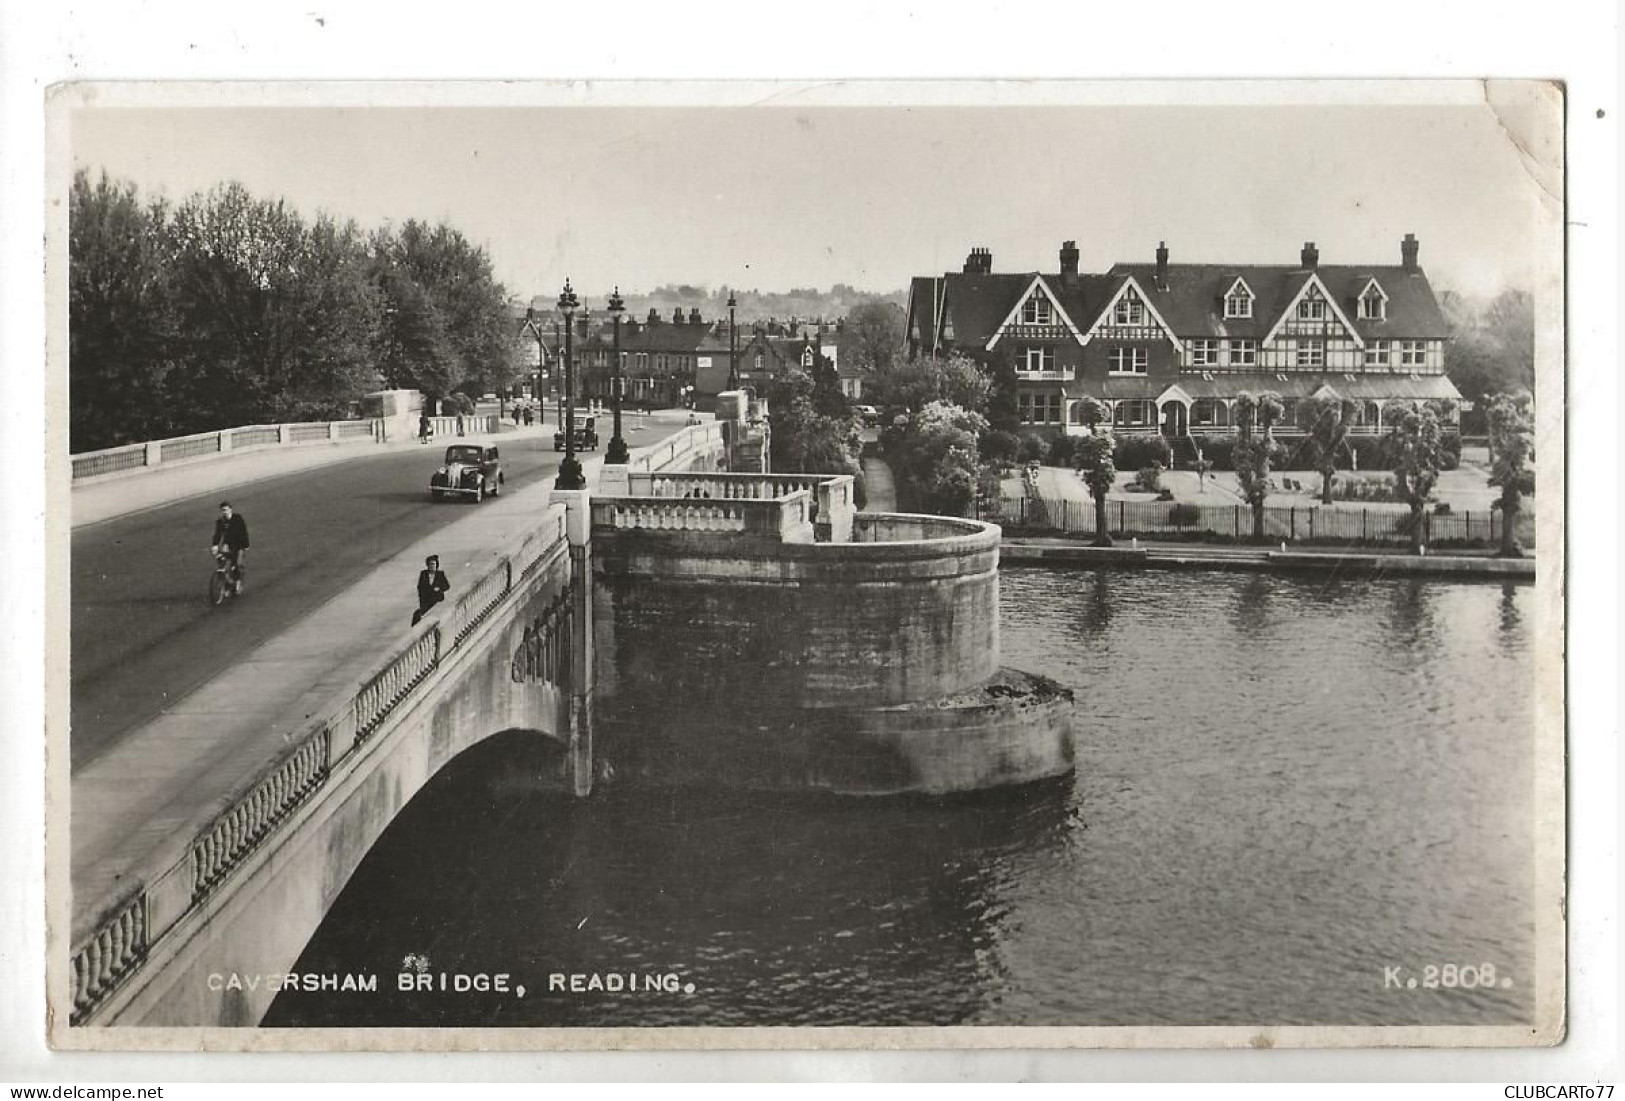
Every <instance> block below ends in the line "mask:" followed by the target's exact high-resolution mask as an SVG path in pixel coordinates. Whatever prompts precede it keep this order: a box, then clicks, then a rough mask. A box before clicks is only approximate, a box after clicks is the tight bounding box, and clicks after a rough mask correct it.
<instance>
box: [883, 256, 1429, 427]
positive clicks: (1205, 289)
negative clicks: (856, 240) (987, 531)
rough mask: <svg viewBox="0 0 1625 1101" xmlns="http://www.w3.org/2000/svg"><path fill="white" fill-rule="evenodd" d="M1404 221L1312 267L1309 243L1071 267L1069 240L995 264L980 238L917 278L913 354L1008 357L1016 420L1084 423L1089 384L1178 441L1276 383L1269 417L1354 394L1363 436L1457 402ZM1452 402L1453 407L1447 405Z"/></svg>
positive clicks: (1224, 421) (1117, 423) (1118, 423)
mask: <svg viewBox="0 0 1625 1101" xmlns="http://www.w3.org/2000/svg"><path fill="white" fill-rule="evenodd" d="M1418 250H1419V244H1418V242H1417V240H1416V238H1415V237H1414V236H1412V235H1410V234H1407V235H1406V236H1405V239H1404V241H1402V242H1401V244H1400V263H1398V264H1393V265H1322V264H1321V263H1320V256H1319V250H1317V249H1316V248H1315V246H1314V244H1313V243H1310V244H1306V245H1305V246H1304V247H1303V251H1302V253H1301V254H1300V256H1299V263H1298V264H1297V265H1296V266H1292V265H1257V264H1253V265H1236V264H1172V263H1169V259H1168V249H1167V247H1166V245H1159V246H1158V248H1157V250H1156V254H1155V255H1156V259H1155V262H1154V263H1150V264H1133V263H1119V264H1115V265H1113V266H1112V268H1111V269H1110V270H1109V271H1107V272H1106V273H1104V274H1085V273H1080V272H1079V271H1078V249H1077V246H1076V244H1075V243H1074V242H1072V241H1067V242H1065V243H1064V244H1063V245H1062V246H1061V251H1060V271H1058V272H1056V273H1053V274H1051V273H1046V272H1027V273H1019V274H1014V273H1011V274H1006V273H995V272H994V271H993V257H992V254H991V253H990V252H989V251H988V250H986V249H980V248H978V249H972V250H971V253H970V255H969V256H968V257H967V258H966V260H965V264H964V269H963V270H962V271H959V272H949V273H946V274H944V275H941V276H935V277H932V276H921V277H916V278H915V279H914V280H913V282H912V284H911V286H910V291H909V306H908V318H907V322H906V340H907V343H908V349H909V351H910V353H911V354H915V355H919V354H939V355H940V354H947V353H948V352H950V351H957V352H960V353H963V354H966V355H969V356H972V357H973V358H975V359H977V360H979V361H981V362H983V363H984V364H988V365H991V364H993V363H995V362H998V361H1000V360H1003V361H1006V362H1009V363H1010V364H1012V365H1013V367H1014V370H1015V377H1016V380H1017V383H1016V385H1017V408H1018V411H1019V416H1020V419H1021V421H1022V422H1023V424H1025V425H1029V426H1033V427H1045V426H1048V427H1051V428H1057V429H1064V430H1065V431H1067V432H1071V433H1082V432H1083V431H1085V429H1084V427H1083V423H1082V418H1081V416H1080V411H1081V407H1082V400H1083V399H1084V398H1086V397H1092V398H1097V399H1099V400H1101V401H1103V402H1105V403H1106V405H1107V407H1108V408H1109V409H1110V410H1111V413H1112V423H1113V426H1114V428H1115V430H1116V431H1118V432H1126V433H1131V434H1132V433H1142V432H1143V433H1153V432H1160V433H1162V434H1163V435H1165V436H1168V437H1171V438H1173V439H1175V440H1179V439H1184V438H1187V437H1191V436H1194V435H1199V434H1202V433H1208V432H1221V431H1228V430H1229V428H1230V427H1231V424H1232V422H1233V411H1234V406H1235V402H1236V398H1237V397H1238V396H1239V395H1240V394H1242V393H1244V392H1249V391H1250V392H1255V393H1256V392H1259V391H1265V390H1269V391H1274V392H1275V393H1277V394H1279V395H1281V397H1282V399H1283V400H1284V402H1285V403H1286V406H1287V415H1286V417H1285V418H1284V423H1283V424H1282V425H1281V426H1280V431H1281V432H1282V433H1284V434H1290V433H1292V432H1294V431H1300V430H1301V428H1300V427H1299V425H1298V424H1297V421H1296V417H1297V405H1298V403H1299V402H1301V401H1302V400H1303V399H1304V398H1307V397H1310V396H1333V397H1336V398H1339V399H1342V400H1346V401H1348V402H1350V403H1352V407H1353V412H1354V432H1355V433H1356V434H1368V435H1375V434H1377V433H1380V432H1381V431H1383V430H1384V427H1385V425H1387V424H1391V423H1392V422H1393V420H1394V417H1395V416H1396V415H1397V410H1398V409H1399V408H1402V407H1403V408H1411V407H1414V406H1415V405H1416V404H1417V403H1419V402H1423V401H1439V400H1444V399H1448V400H1449V401H1450V402H1452V403H1454V402H1459V400H1460V397H1461V395H1460V393H1459V392H1458V391H1457V390H1456V388H1455V386H1454V385H1452V384H1451V382H1450V380H1449V379H1448V378H1447V377H1446V376H1445V374H1444V344H1445V341H1446V340H1447V339H1449V330H1448V326H1447V325H1446V323H1445V320H1444V316H1443V315H1442V314H1441V312H1440V310H1439V304H1438V301H1437V300H1436V299H1435V297H1434V294H1433V289H1432V287H1431V286H1429V284H1428V280H1427V276H1426V274H1425V273H1424V272H1423V271H1422V268H1421V266H1420V265H1419V264H1418V263H1417V256H1418ZM1452 416H1453V414H1452Z"/></svg>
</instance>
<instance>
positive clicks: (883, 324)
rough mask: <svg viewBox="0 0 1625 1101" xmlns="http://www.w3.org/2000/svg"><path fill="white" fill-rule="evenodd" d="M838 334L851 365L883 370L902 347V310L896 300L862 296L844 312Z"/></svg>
mask: <svg viewBox="0 0 1625 1101" xmlns="http://www.w3.org/2000/svg"><path fill="white" fill-rule="evenodd" d="M841 334H842V336H843V338H844V339H843V340H842V341H841V344H842V350H843V352H844V353H845V354H846V355H847V356H849V357H851V360H852V365H853V366H855V367H858V368H860V369H861V370H865V371H868V372H870V373H871V374H872V373H873V372H876V371H884V370H885V369H886V368H888V367H890V366H891V365H892V364H893V363H895V362H896V361H897V359H898V357H899V355H900V353H901V352H902V349H903V311H902V310H901V309H899V308H898V307H897V304H896V303H895V302H887V301H885V300H884V299H880V298H869V299H865V300H864V301H862V302H860V303H858V305H856V306H854V307H853V308H852V309H851V310H850V311H849V312H848V313H847V315H846V324H845V326H844V327H843V328H842V330H841Z"/></svg>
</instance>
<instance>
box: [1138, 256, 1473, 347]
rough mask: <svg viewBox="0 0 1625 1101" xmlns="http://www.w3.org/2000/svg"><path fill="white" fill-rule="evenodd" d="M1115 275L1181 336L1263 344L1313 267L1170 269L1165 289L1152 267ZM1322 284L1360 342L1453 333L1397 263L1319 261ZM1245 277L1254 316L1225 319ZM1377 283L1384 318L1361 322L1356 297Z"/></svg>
mask: <svg viewBox="0 0 1625 1101" xmlns="http://www.w3.org/2000/svg"><path fill="white" fill-rule="evenodd" d="M1111 270H1112V273H1113V274H1127V275H1133V276H1134V278H1135V280H1136V281H1137V282H1138V283H1139V284H1140V286H1141V287H1143V288H1144V289H1145V291H1146V294H1147V295H1148V296H1149V297H1150V299H1151V303H1152V304H1153V305H1154V306H1156V308H1157V312H1158V313H1160V314H1162V316H1163V318H1164V319H1165V320H1166V321H1167V322H1168V324H1169V325H1171V326H1173V329H1174V331H1175V332H1176V333H1178V334H1179V335H1180V336H1181V337H1205V336H1220V337H1251V338H1253V339H1262V338H1263V337H1264V336H1265V334H1267V333H1268V332H1269V331H1270V329H1271V328H1273V327H1274V325H1275V322H1276V321H1277V320H1279V319H1280V317H1281V314H1282V313H1283V312H1284V311H1285V310H1286V308H1287V306H1288V305H1290V304H1291V302H1292V300H1293V299H1294V298H1295V297H1296V296H1297V294H1298V292H1299V291H1300V290H1302V289H1303V285H1304V284H1305V283H1307V282H1308V281H1309V274H1310V273H1309V270H1308V269H1306V268H1302V267H1289V266H1286V265H1254V266H1238V265H1234V264H1169V265H1168V272H1167V289H1166V290H1164V289H1162V288H1160V287H1159V286H1158V285H1157V266H1156V265H1155V264H1114V265H1112V269H1111ZM1315 274H1316V275H1319V276H1320V281H1321V282H1322V283H1324V284H1325V285H1326V290H1327V291H1328V292H1329V293H1330V295H1331V297H1332V299H1333V300H1334V301H1336V303H1337V308H1338V309H1340V310H1342V311H1343V314H1344V316H1346V317H1347V318H1348V319H1349V321H1350V322H1351V323H1352V324H1353V325H1354V327H1355V329H1356V331H1358V332H1359V334H1360V337H1361V339H1373V338H1374V339H1379V340H1391V339H1395V338H1407V337H1408V338H1412V339H1424V338H1432V339H1443V338H1445V337H1448V336H1449V335H1450V327H1449V325H1447V324H1446V323H1445V320H1444V314H1443V313H1441V312H1440V310H1439V303H1438V300H1437V299H1435V298H1434V296H1433V288H1432V287H1431V286H1430V285H1429V284H1428V280H1427V276H1426V275H1425V274H1423V273H1422V271H1421V270H1420V269H1418V270H1417V271H1415V272H1408V271H1406V270H1405V269H1404V268H1403V267H1401V266H1399V265H1397V264H1393V265H1387V266H1383V265H1375V266H1373V265H1364V266H1355V265H1347V264H1322V265H1320V266H1319V267H1318V268H1316V269H1315ZM1238 276H1240V277H1241V278H1242V279H1245V280H1246V281H1247V286H1248V287H1249V288H1251V290H1252V292H1253V294H1254V295H1255V296H1256V298H1255V301H1254V303H1253V316H1252V318H1250V319H1234V318H1231V319H1227V318H1226V317H1225V316H1224V292H1225V291H1227V290H1229V289H1230V286H1231V284H1233V283H1234V282H1235V281H1236V278H1237V277H1238ZM1373 278H1375V279H1376V280H1377V284H1378V285H1379V286H1381V287H1382V289H1383V292H1384V293H1386V294H1387V295H1388V307H1387V317H1386V318H1385V319H1384V320H1382V321H1374V320H1373V321H1363V320H1361V319H1360V318H1359V310H1358V306H1357V303H1356V299H1357V298H1358V297H1359V295H1360V292H1361V291H1362V290H1364V289H1365V286H1366V284H1367V283H1368V282H1370V281H1371V279H1373Z"/></svg>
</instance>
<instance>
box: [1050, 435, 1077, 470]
mask: <svg viewBox="0 0 1625 1101" xmlns="http://www.w3.org/2000/svg"><path fill="white" fill-rule="evenodd" d="M1076 450H1077V441H1076V437H1073V436H1069V435H1067V434H1066V430H1065V429H1061V430H1058V431H1057V432H1056V433H1055V435H1054V436H1052V437H1050V441H1049V458H1048V459H1047V460H1045V461H1046V462H1048V463H1049V465H1050V466H1064V467H1070V466H1071V465H1072V455H1073V453H1074V452H1075V451H1076Z"/></svg>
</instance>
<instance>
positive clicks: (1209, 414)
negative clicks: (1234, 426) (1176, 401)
mask: <svg viewBox="0 0 1625 1101" xmlns="http://www.w3.org/2000/svg"><path fill="white" fill-rule="evenodd" d="M1191 424H1192V425H1193V426H1195V427H1197V428H1227V427H1229V425H1230V409H1229V407H1228V406H1227V405H1225V403H1224V402H1222V401H1220V400H1219V399H1218V398H1197V399H1196V400H1195V401H1193V402H1191Z"/></svg>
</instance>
